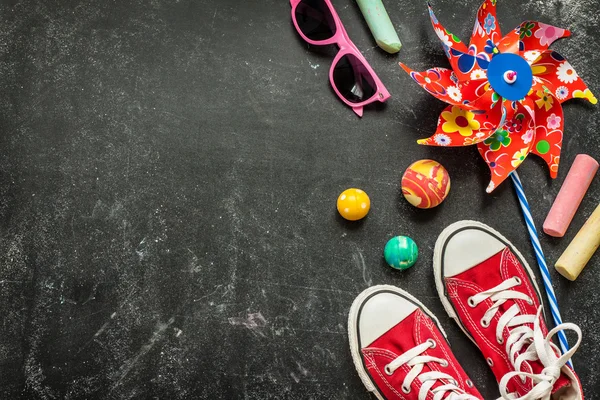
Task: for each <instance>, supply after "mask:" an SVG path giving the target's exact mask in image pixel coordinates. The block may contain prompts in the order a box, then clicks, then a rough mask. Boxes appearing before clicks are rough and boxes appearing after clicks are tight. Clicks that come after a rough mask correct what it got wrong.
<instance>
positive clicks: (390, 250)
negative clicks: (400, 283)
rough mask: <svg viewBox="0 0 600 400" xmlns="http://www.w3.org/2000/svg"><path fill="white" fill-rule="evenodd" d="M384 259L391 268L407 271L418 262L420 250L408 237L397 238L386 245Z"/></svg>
mask: <svg viewBox="0 0 600 400" xmlns="http://www.w3.org/2000/svg"><path fill="white" fill-rule="evenodd" d="M383 257H384V258H385V261H386V262H387V263H388V265H389V266H390V267H392V268H395V269H399V270H405V269H408V268H410V267H412V266H413V265H415V263H416V262H417V257H419V248H418V247H417V244H416V243H415V241H414V240H412V239H411V238H409V237H408V236H396V237H394V238H391V239H390V240H389V241H388V242H387V244H386V245H385V249H383Z"/></svg>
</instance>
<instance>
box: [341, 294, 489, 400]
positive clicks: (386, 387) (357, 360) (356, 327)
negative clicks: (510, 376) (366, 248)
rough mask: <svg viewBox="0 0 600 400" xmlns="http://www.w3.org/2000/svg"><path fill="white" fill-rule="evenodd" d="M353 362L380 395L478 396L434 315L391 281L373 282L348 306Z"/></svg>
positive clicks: (474, 399) (434, 399)
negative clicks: (377, 283) (385, 282)
mask: <svg viewBox="0 0 600 400" xmlns="http://www.w3.org/2000/svg"><path fill="white" fill-rule="evenodd" d="M348 336H349V338H350V349H351V351H352V358H353V360H354V365H355V366H356V370H357V371H358V375H359V376H360V379H361V380H362V381H363V383H364V384H365V386H366V387H367V390H369V391H370V392H372V393H373V394H375V396H376V397H377V398H378V399H380V400H383V399H402V400H425V399H427V400H442V399H444V400H479V399H482V397H481V395H480V394H479V392H478V391H477V389H475V387H474V385H473V382H471V380H470V379H469V377H468V376H467V374H465V372H464V371H463V369H462V368H461V366H460V365H459V364H458V361H456V358H454V355H453V354H452V350H450V346H449V345H448V342H447V341H446V334H445V333H444V331H443V330H442V328H441V327H440V326H439V322H438V320H437V318H435V317H434V316H433V314H431V312H430V311H429V310H427V309H426V308H425V307H424V306H423V305H422V304H421V303H419V302H418V301H417V300H416V299H415V298H414V297H412V296H411V295H409V294H408V293H406V292H404V291H403V290H400V289H398V288H396V287H394V286H373V287H371V288H369V289H367V290H365V291H364V292H362V293H361V294H360V295H359V296H358V297H357V298H356V300H354V303H353V304H352V308H351V309H350V316H349V318H348Z"/></svg>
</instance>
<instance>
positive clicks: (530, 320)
mask: <svg viewBox="0 0 600 400" xmlns="http://www.w3.org/2000/svg"><path fill="white" fill-rule="evenodd" d="M520 284H521V279H519V278H516V277H515V278H511V279H508V280H506V281H504V282H502V283H501V284H500V285H498V286H496V287H495V288H492V289H489V290H486V291H484V292H481V293H479V294H476V295H475V296H473V297H471V298H469V300H468V304H469V306H470V307H473V308H474V307H477V306H478V305H479V304H481V303H482V302H484V301H486V300H487V299H490V300H492V301H493V302H494V304H493V305H492V306H491V307H490V308H489V309H488V310H487V311H486V313H485V314H484V316H483V318H482V319H481V325H482V326H483V327H487V326H489V325H490V322H491V320H492V319H493V318H494V317H495V316H496V314H497V313H498V311H499V308H500V306H502V305H503V304H504V303H506V302H507V301H508V300H523V301H526V302H527V303H528V304H530V305H533V299H531V298H530V297H529V296H527V295H526V294H524V293H521V292H517V291H515V290H510V289H512V288H514V287H516V286H519V285H520ZM541 313H542V307H541V306H540V307H539V308H538V310H537V313H536V315H521V310H520V308H519V306H518V305H517V304H513V305H512V306H511V307H510V308H509V309H508V310H506V311H505V312H504V314H502V315H501V316H500V319H499V320H498V326H497V327H496V341H497V342H498V343H499V344H502V343H503V335H502V334H503V332H504V329H505V328H513V329H512V330H510V334H509V336H508V339H507V340H506V348H505V350H506V354H507V355H508V356H509V360H510V362H511V364H512V365H513V368H514V372H510V373H508V374H506V375H505V376H504V377H503V378H502V380H501V381H500V394H501V395H502V398H503V399H511V400H538V399H542V400H546V399H548V400H549V399H550V396H551V394H552V388H553V387H554V383H555V382H556V380H557V379H558V378H559V377H560V374H561V369H562V367H564V366H565V364H566V363H567V361H569V359H570V358H571V357H572V356H573V354H574V353H575V352H576V351H577V348H578V347H579V345H580V344H581V336H582V335H581V329H579V327H578V326H577V325H575V324H570V323H567V324H561V325H559V326H557V327H556V328H554V329H552V330H551V331H550V332H548V335H547V336H546V337H544V334H543V333H542V329H541V327H540V318H541ZM526 324H533V329H531V328H530V327H529V326H527V325H526ZM562 330H571V331H574V332H576V333H577V343H576V344H575V345H574V346H573V347H572V348H571V349H570V350H569V351H568V352H567V353H565V354H564V355H562V356H560V357H558V356H557V354H560V350H559V349H558V347H557V346H556V345H555V344H554V343H552V338H553V337H554V335H556V334H557V333H558V332H559V331H562ZM525 346H527V347H526V348H525V350H524V351H523V352H521V351H522V350H523V348H524V347H525ZM537 360H539V361H540V362H541V363H542V365H543V366H544V369H543V370H542V372H541V373H539V374H531V373H528V372H523V371H521V365H522V364H523V362H525V361H537ZM515 377H519V378H520V379H521V381H522V382H525V380H526V379H527V378H530V379H532V381H533V383H534V387H533V389H532V390H531V391H530V392H529V393H527V394H526V395H525V396H522V397H517V396H516V395H515V394H511V393H508V389H507V386H508V383H509V382H510V380H511V379H513V378H515Z"/></svg>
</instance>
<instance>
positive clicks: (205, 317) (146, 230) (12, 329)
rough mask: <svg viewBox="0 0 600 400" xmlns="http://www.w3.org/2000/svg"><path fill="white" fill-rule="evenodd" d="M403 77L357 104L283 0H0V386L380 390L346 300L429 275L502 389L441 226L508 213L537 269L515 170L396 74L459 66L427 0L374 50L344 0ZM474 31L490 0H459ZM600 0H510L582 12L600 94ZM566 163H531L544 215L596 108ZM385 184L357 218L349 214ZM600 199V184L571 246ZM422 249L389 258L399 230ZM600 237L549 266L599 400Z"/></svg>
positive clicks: (425, 285)
mask: <svg viewBox="0 0 600 400" xmlns="http://www.w3.org/2000/svg"><path fill="white" fill-rule="evenodd" d="M333 3H334V5H335V7H336V8H337V10H338V12H339V14H340V17H341V19H342V20H343V22H344V24H345V26H346V28H347V30H348V33H349V35H350V37H351V38H352V39H353V40H354V42H355V43H356V45H357V46H358V47H359V48H360V49H361V50H362V52H363V54H364V55H365V57H366V58H367V59H368V60H369V62H370V63H371V65H372V66H373V68H374V69H375V70H376V71H377V73H378V75H379V77H380V78H381V79H382V80H383V81H384V83H385V85H386V86H387V88H388V89H389V91H390V92H391V94H392V98H391V99H390V100H389V101H388V102H387V104H385V105H380V106H373V107H369V108H367V109H366V110H365V115H364V117H363V118H362V119H359V118H358V117H357V116H356V115H354V113H353V112H352V111H351V110H350V109H349V108H348V107H346V106H345V105H344V104H343V103H342V102H341V101H339V100H338V99H337V98H336V97H335V96H334V94H333V92H332V90H331V88H330V86H329V83H328V70H329V65H330V62H331V60H332V57H333V55H335V49H328V48H317V47H312V46H308V45H307V44H305V43H304V42H303V41H302V40H301V39H300V38H299V36H298V35H297V34H296V32H295V30H294V29H293V27H292V25H291V21H290V6H289V3H288V2H286V1H284V0H262V1H258V0H254V1H239V0H220V1H206V0H199V1H198V0H170V1H168V0H123V1H104V0H100V1H92V0H71V1H67V0H64V1H59V0H53V1H52V0H49V1H29V0H21V1H19V0H5V1H3V2H1V4H0V93H1V95H0V132H1V134H0V233H1V237H0V313H1V315H2V324H1V325H0V397H1V398H3V399H15V398H26V399H94V398H102V399H150V398H155V399H192V398H201V399H205V398H206V399H208V398H210V399H349V398H351V399H367V398H369V395H368V393H367V392H366V390H365V389H364V387H363V386H362V384H361V382H360V380H359V378H358V376H357V374H356V372H355V370H354V366H353V364H352V360H351V357H350V352H349V348H348V344H347V340H348V339H347V333H346V320H347V312H348V310H349V307H350V305H351V303H352V300H353V299H354V297H355V296H356V295H357V294H358V293H360V292H361V291H362V290H363V289H365V288H367V287H368V286H370V285H374V284H392V285H397V286H399V287H401V288H403V289H406V290H408V291H410V292H411V293H412V294H413V295H415V296H417V297H418V298H419V299H420V300H421V301H422V302H423V303H425V305H426V306H427V307H429V308H430V309H431V310H432V311H434V312H435V313H436V314H437V315H438V317H439V318H440V320H441V322H442V324H443V326H444V328H445V329H446V331H447V332H448V334H449V339H450V341H451V344H452V347H453V349H454V351H455V353H456V354H457V357H458V358H459V360H460V361H461V362H462V363H463V365H464V368H465V369H466V370H467V372H468V373H469V374H470V375H471V376H472V378H473V380H474V381H475V383H476V384H477V385H478V387H479V388H480V390H481V392H482V393H483V394H484V395H485V396H486V397H487V398H493V397H494V396H497V395H498V391H497V386H496V384H495V381H494V379H493V377H492V374H491V372H490V371H489V369H488V368H487V365H486V364H485V361H484V360H483V358H482V357H481V356H480V355H479V353H478V351H477V349H476V348H475V347H474V346H473V345H472V344H471V343H470V342H469V340H468V339H467V338H466V337H465V336H464V335H463V334H462V332H461V331H460V330H459V328H458V327H457V326H456V325H455V324H454V322H453V321H451V320H450V319H449V318H448V317H447V316H446V314H445V312H444V310H443V307H442V305H441V303H440V301H439V299H438V297H437V294H436V291H435V287H434V283H433V275H432V253H433V244H434V243H435V240H436V238H437V235H438V234H439V233H440V232H441V230H442V229H443V228H444V227H445V226H446V225H448V224H450V223H452V222H455V221H457V220H461V219H476V220H479V221H482V222H485V223H487V224H489V225H492V226H493V227H495V228H496V229H498V230H499V231H501V232H502V233H503V234H504V235H505V236H507V237H508V238H509V239H510V240H511V241H512V242H513V243H514V244H515V245H517V247H519V248H520V249H521V251H522V252H523V253H524V255H525V257H527V258H528V260H529V262H530V263H532V265H535V264H534V256H533V251H532V248H531V246H530V244H529V241H528V237H527V233H526V229H525V225H524V222H523V220H522V217H521V214H520V211H519V208H518V203H517V199H516V197H515V193H514V191H513V189H512V187H511V186H510V183H507V184H504V185H503V186H501V187H500V188H499V189H497V190H496V191H495V192H494V193H493V194H492V195H487V194H485V192H484V189H485V187H486V185H487V181H488V179H489V172H488V171H487V167H486V165H485V163H484V162H483V161H482V160H481V158H480V157H479V155H478V154H477V151H476V150H475V149H474V148H470V147H469V148H462V149H453V150H449V149H440V148H428V147H424V146H419V145H417V144H416V139H418V138H422V137H427V136H429V135H430V134H431V133H432V132H433V131H434V129H435V125H436V122H437V118H438V115H439V112H440V111H441V110H442V108H443V107H444V104H443V103H441V102H439V101H437V100H435V99H433V98H432V97H431V96H429V95H428V94H427V93H425V92H424V91H422V90H421V89H420V88H419V87H417V86H416V85H415V84H414V82H412V81H411V80H410V78H409V77H408V76H407V75H406V74H405V73H404V72H402V71H401V70H400V68H399V67H398V65H397V63H398V61H402V62H405V63H407V64H408V65H410V66H412V67H414V68H416V69H426V68H429V67H433V66H442V67H445V66H447V65H448V64H447V60H446V59H445V56H444V53H443V49H442V47H441V46H440V44H439V41H438V39H437V37H436V36H435V33H434V32H433V30H432V28H431V26H430V23H429V20H428V14H427V9H426V3H425V2H424V1H423V2H421V1H408V0H406V1H398V0H387V1H386V2H385V3H386V5H387V8H388V11H389V13H390V16H391V18H392V20H393V22H394V24H395V26H396V27H397V30H398V33H399V36H400V38H401V40H402V42H403V44H404V47H403V49H402V50H401V52H400V54H399V55H396V56H390V55H387V54H386V53H384V52H382V51H381V50H380V49H378V48H377V47H376V45H375V43H374V40H373V39H372V37H371V36H370V33H369V31H368V28H367V26H366V23H365V22H364V20H363V18H362V16H361V15H360V12H359V9H358V7H357V6H356V4H355V3H354V1H352V0H333ZM433 6H434V7H435V9H436V14H437V16H438V17H439V18H440V19H442V20H443V21H444V23H445V24H446V26H447V28H449V29H450V30H452V31H454V32H455V33H456V34H457V35H459V36H461V37H463V38H465V39H466V38H468V36H469V33H470V31H471V28H472V24H473V21H474V17H475V12H476V9H477V7H478V6H479V3H478V2H477V1H475V0H473V1H471V0H469V1H466V0H465V1H460V2H451V1H444V0H439V1H436V2H435V3H434V4H433ZM597 7H598V2H597V1H596V0H576V1H572V2H563V1H554V0H548V1H546V2H542V1H529V2H522V1H517V0H501V1H499V19H500V21H501V23H502V27H503V29H504V31H505V32H507V31H508V30H509V29H512V28H513V27H514V26H516V25H517V24H518V23H520V22H521V20H525V19H536V20H541V21H544V22H547V23H552V24H555V25H560V26H564V27H568V28H571V29H572V30H573V33H574V35H573V37H572V38H570V39H567V40H564V41H561V42H560V43H557V44H556V45H555V46H554V48H556V49H558V50H559V51H560V52H561V53H562V54H563V55H564V56H565V57H567V58H568V60H569V61H570V62H571V63H572V64H573V66H574V67H575V68H576V70H577V71H578V73H579V74H580V75H581V76H582V77H584V79H585V80H586V81H587V83H588V84H589V86H590V88H591V89H592V90H593V91H600V75H599V72H598V71H599V70H598V64H600V45H599V44H598V43H599V42H598V40H597V38H596V32H597V30H598V29H597V28H598V17H597V15H596V12H597ZM564 110H565V119H566V127H565V142H564V150H563V155H562V160H563V164H562V165H563V167H562V169H561V170H560V173H559V177H558V179H557V180H556V181H552V180H551V179H550V178H549V177H548V171H547V168H546V166H545V165H543V163H542V161H541V160H539V159H536V158H534V157H531V158H530V159H528V160H527V161H526V162H525V163H524V165H522V167H521V168H520V169H519V172H520V175H521V178H522V180H523V184H524V186H525V190H526V192H527V195H528V196H529V198H530V200H531V203H532V212H533V215H534V218H535V220H536V222H537V224H538V226H541V223H542V222H543V219H544V218H545V215H546V213H547V212H548V210H549V208H550V206H551V204H552V201H553V199H554V197H555V196H556V194H557V193H558V190H559V188H560V184H561V183H562V181H563V180H564V178H565V176H566V173H567V171H568V167H569V166H570V164H571V163H572V161H573V159H574V158H575V156H576V155H577V154H578V153H582V152H585V153H588V154H590V155H592V156H594V157H600V150H599V146H600V139H599V138H600V136H599V135H598V133H597V132H598V129H599V123H600V118H599V115H600V114H599V113H598V109H597V107H594V106H591V105H588V104H585V103H584V102H583V101H572V102H570V103H567V104H566V105H565V108H564ZM422 158H433V159H436V160H438V161H440V162H441V163H443V164H444V166H445V167H446V168H447V169H448V171H449V172H450V175H451V177H452V190H451V192H450V195H449V197H448V199H447V200H446V201H445V203H444V204H442V205H441V206H440V207H438V208H437V209H434V210H430V211H421V210H417V209H415V208H413V207H412V206H410V205H409V204H408V203H407V202H406V201H405V200H404V199H403V198H402V195H401V193H400V188H399V180H400V177H401V175H402V172H403V171H404V169H405V168H406V167H407V166H408V165H409V164H410V163H412V162H413V161H415V160H418V159H422ZM348 187H360V188H362V189H364V190H365V191H366V192H367V193H369V195H370V197H371V201H372V209H371V212H370V214H369V216H368V217H367V218H366V219H365V220H364V221H362V222H360V223H347V222H345V221H344V220H342V219H341V218H340V217H339V216H338V215H337V212H336V210H335V200H336V198H337V195H338V194H339V193H340V192H341V191H342V190H344V189H346V188H348ZM599 200H600V180H596V181H595V182H594V183H593V185H592V187H591V189H590V192H589V193H588V195H587V196H586V198H585V199H584V202H583V204H582V205H581V208H580V210H579V212H578V214H577V216H576V217H575V220H574V221H573V224H572V227H571V229H570V230H569V231H568V233H567V235H566V237H565V238H563V239H560V240H555V239H550V238H549V237H547V236H545V235H543V236H542V238H541V239H542V245H543V247H544V250H545V251H546V253H547V254H546V255H547V258H548V260H549V262H550V263H551V264H552V263H553V262H554V261H555V260H556V259H557V258H558V257H559V255H560V254H561V253H562V251H563V250H564V249H565V248H566V246H567V244H568V243H569V241H570V240H571V239H572V238H573V236H574V235H575V234H576V232H577V230H578V229H579V227H580V226H581V225H582V224H583V222H584V221H585V219H586V218H587V216H589V215H590V213H591V211H592V210H593V209H594V208H595V207H596V206H597V204H598V202H599ZM398 234H404V235H409V236H411V237H412V238H413V239H414V240H415V241H416V242H417V244H418V245H419V247H420V259H419V261H418V262H417V264H416V265H415V267H413V268H412V269H411V270H409V271H406V272H404V273H401V272H397V271H393V270H392V269H390V268H389V267H387V266H386V265H385V263H384V261H383V260H382V251H383V246H384V244H385V242H386V241H387V239H389V238H390V237H392V236H394V235H398ZM598 257H599V256H598V255H596V256H595V257H594V258H593V259H592V261H591V262H590V264H589V265H588V267H587V269H586V270H585V271H584V273H583V274H582V276H581V277H580V278H579V280H578V281H576V282H574V283H570V282H567V281H565V280H564V279H563V278H561V277H560V276H559V275H558V274H556V273H555V272H554V271H552V275H553V279H554V282H555V286H556V290H557V294H558V300H559V302H560V304H561V306H562V312H563V317H564V319H565V320H566V321H571V322H574V323H576V324H579V325H580V326H581V328H582V330H583V333H584V342H583V344H582V346H581V348H580V350H579V352H578V353H577V354H576V355H575V357H574V360H573V361H574V364H575V367H576V369H577V371H578V373H579V376H580V378H581V381H582V383H583V386H584V389H585V391H586V398H589V399H594V398H599V397H597V396H598V393H599V389H600V377H599V376H598V373H599V372H598V368H597V367H596V366H597V365H598V362H599V361H600V359H599V358H598V353H599V351H600V347H598V346H600V345H599V344H598V343H600V340H599V336H598V335H599V333H598V332H600V297H598V290H597V288H598V287H599V285H600V275H599V274H598V270H597V269H598V268H599V267H600V266H599V265H598V264H599V262H600V258H598Z"/></svg>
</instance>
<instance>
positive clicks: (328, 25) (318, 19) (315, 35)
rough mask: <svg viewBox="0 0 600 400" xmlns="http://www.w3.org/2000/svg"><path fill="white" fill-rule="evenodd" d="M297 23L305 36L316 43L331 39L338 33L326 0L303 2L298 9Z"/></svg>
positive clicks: (306, 0) (303, 0) (305, 0)
mask: <svg viewBox="0 0 600 400" xmlns="http://www.w3.org/2000/svg"><path fill="white" fill-rule="evenodd" d="M296 22H298V27H299V28H300V30H301V31H302V33H303V34H304V36H306V37H307V38H309V39H310V40H314V41H316V42H318V41H321V40H327V39H331V38H332V37H333V35H335V32H336V26H335V20H334V19H333V15H331V10H330V9H329V7H328V6H327V3H325V0H302V1H301V2H300V4H298V6H297V7H296Z"/></svg>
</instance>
